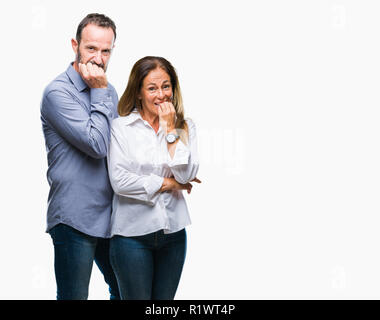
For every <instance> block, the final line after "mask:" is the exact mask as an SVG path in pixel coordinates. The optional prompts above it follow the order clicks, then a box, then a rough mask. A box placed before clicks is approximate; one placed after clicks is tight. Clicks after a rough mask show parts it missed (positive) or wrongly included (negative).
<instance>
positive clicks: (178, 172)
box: [41, 14, 200, 300]
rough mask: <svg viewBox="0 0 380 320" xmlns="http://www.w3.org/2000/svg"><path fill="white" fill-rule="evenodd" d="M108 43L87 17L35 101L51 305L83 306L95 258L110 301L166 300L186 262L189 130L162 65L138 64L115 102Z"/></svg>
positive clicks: (193, 167) (194, 160)
mask: <svg viewBox="0 0 380 320" xmlns="http://www.w3.org/2000/svg"><path fill="white" fill-rule="evenodd" d="M115 39H116V27H115V24H114V22H113V21H112V20H111V19H110V18H108V17H107V16H105V15H102V14H89V15H87V16H86V17H85V18H84V19H83V20H82V21H81V22H80V24H79V26H78V29H77V33H76V39H72V40H71V44H72V47H73V50H74V52H75V54H76V59H75V61H74V62H73V63H71V64H70V65H69V67H68V68H67V70H66V71H65V72H64V73H62V74H61V75H59V76H58V77H57V78H56V79H55V80H53V81H52V82H51V83H50V84H49V85H48V86H47V87H46V89H45V91H44V94H43V98H42V102H41V120H42V127H43V133H44V136H45V143H46V150H47V157H48V171H47V179H48V182H49V185H50V192H49V196H48V213H47V232H49V234H50V235H51V238H52V240H53V244H54V267H55V276H56V282H57V299H75V300H77V299H87V297H88V287H89V281H90V275H91V270H92V265H93V261H94V260H95V262H96V264H97V265H98V267H99V269H100V270H101V272H102V273H103V275H104V279H105V281H106V283H107V284H108V286H109V291H110V297H111V299H173V298H174V296H175V292H176V290H177V286H178V283H179V280H180V277H181V272H182V267H183V264H184V260H185V254H186V232H185V226H187V225H189V224H190V218H189V214H188V210H187V207H186V203H185V199H184V197H183V195H182V191H183V190H186V191H187V192H188V193H190V192H191V188H192V184H191V183H190V182H191V181H195V182H198V183H199V182H200V181H199V180H198V179H197V178H196V174H197V171H198V166H199V165H198V157H197V151H196V132H195V126H194V123H193V122H192V121H190V120H185V119H184V109H183V104H182V98H181V92H180V86H179V83H178V78H177V75H176V72H175V69H174V68H173V66H172V65H171V64H170V62H168V61H167V60H165V59H164V58H161V57H145V58H142V59H140V60H139V61H137V62H136V64H135V65H134V66H133V68H132V71H131V74H130V77H129V81H128V84H127V87H126V89H125V92H124V94H123V95H122V97H121V99H120V101H118V97H117V93H116V91H115V89H114V87H113V86H112V85H111V84H110V83H108V81H107V78H106V75H105V72H106V69H107V64H108V61H109V59H110V56H111V53H112V50H113V47H114V41H115Z"/></svg>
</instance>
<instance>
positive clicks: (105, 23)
mask: <svg viewBox="0 0 380 320" xmlns="http://www.w3.org/2000/svg"><path fill="white" fill-rule="evenodd" d="M88 24H94V25H97V26H98V27H103V28H111V29H112V31H113V34H114V39H116V25H115V23H114V22H113V21H112V20H111V19H110V18H108V17H107V16H106V15H104V14H100V13H90V14H88V15H87V16H86V17H85V18H84V19H83V20H82V21H81V22H80V23H79V25H78V29H77V34H76V39H77V42H78V45H79V44H80V41H81V39H82V30H83V29H84V27H86V26H87V25H88Z"/></svg>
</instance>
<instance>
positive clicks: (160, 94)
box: [157, 89, 165, 99]
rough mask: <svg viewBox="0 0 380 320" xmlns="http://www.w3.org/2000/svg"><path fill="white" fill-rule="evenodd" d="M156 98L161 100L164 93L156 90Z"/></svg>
mask: <svg viewBox="0 0 380 320" xmlns="http://www.w3.org/2000/svg"><path fill="white" fill-rule="evenodd" d="M157 96H158V97H159V98H160V99H162V98H164V96H165V95H164V92H163V91H162V89H158V91H157Z"/></svg>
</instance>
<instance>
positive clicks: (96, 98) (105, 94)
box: [90, 88, 112, 103]
mask: <svg viewBox="0 0 380 320" xmlns="http://www.w3.org/2000/svg"><path fill="white" fill-rule="evenodd" d="M90 90H91V91H90V96H91V103H102V102H112V97H111V94H110V91H109V90H108V89H107V88H91V89H90Z"/></svg>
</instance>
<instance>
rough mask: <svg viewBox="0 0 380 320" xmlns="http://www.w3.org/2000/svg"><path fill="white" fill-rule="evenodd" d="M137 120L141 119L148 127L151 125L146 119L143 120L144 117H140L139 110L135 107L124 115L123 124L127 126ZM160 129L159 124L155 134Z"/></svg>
mask: <svg viewBox="0 0 380 320" xmlns="http://www.w3.org/2000/svg"><path fill="white" fill-rule="evenodd" d="M138 120H140V121H142V122H143V123H144V124H145V125H146V126H148V127H150V128H151V126H150V124H149V123H148V121H146V120H144V119H143V118H142V116H141V114H140V112H139V111H138V110H137V108H136V107H135V108H134V109H133V111H132V112H131V113H130V114H129V115H128V116H126V117H125V122H124V124H125V125H126V126H129V125H130V124H132V123H135V122H136V121H138ZM161 131H162V128H161V126H160V128H159V129H158V132H157V134H158V133H159V132H161Z"/></svg>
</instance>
